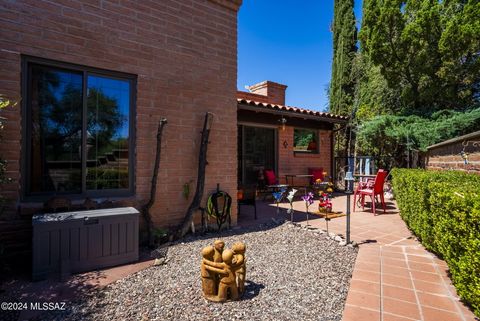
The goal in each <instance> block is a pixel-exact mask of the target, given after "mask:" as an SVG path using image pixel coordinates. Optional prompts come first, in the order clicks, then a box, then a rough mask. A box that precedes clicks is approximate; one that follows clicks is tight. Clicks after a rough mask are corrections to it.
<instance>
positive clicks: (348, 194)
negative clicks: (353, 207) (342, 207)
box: [347, 190, 350, 244]
mask: <svg viewBox="0 0 480 321" xmlns="http://www.w3.org/2000/svg"><path fill="white" fill-rule="evenodd" d="M347 244H350V190H348V191H347Z"/></svg>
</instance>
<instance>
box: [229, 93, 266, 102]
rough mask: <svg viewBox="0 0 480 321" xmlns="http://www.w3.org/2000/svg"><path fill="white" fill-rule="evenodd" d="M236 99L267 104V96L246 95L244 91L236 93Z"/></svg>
mask: <svg viewBox="0 0 480 321" xmlns="http://www.w3.org/2000/svg"><path fill="white" fill-rule="evenodd" d="M237 98H238V99H245V100H254V101H258V102H261V103H269V101H268V96H265V95H259V94H252V93H247V92H246V91H237Z"/></svg>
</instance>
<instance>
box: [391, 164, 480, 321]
mask: <svg viewBox="0 0 480 321" xmlns="http://www.w3.org/2000/svg"><path fill="white" fill-rule="evenodd" d="M392 178H393V189H394V192H395V197H396V199H397V203H398V206H399V209H400V216H401V217H402V218H403V220H404V221H405V222H406V223H407V225H408V227H409V228H410V229H411V230H412V231H413V233H415V235H416V236H417V237H418V238H419V239H420V241H421V242H422V244H423V245H424V246H425V247H426V248H427V249H429V250H430V251H432V252H434V253H436V254H438V255H439V256H440V257H442V258H443V259H444V260H445V261H446V262H447V264H448V267H449V268H450V273H451V275H452V280H453V283H454V285H455V287H456V289H457V292H458V294H459V295H460V297H461V298H462V299H463V300H464V301H465V302H467V303H469V304H470V305H471V306H472V307H473V310H474V312H475V314H476V315H477V316H480V175H475V174H466V173H462V172H456V171H439V172H436V171H425V170H416V169H394V170H393V171H392Z"/></svg>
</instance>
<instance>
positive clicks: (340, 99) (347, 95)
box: [329, 0, 357, 115]
mask: <svg viewBox="0 0 480 321" xmlns="http://www.w3.org/2000/svg"><path fill="white" fill-rule="evenodd" d="M353 5H354V3H353V0H335V3H334V17H333V24H332V31H333V62H332V77H331V82H330V92H329V96H330V111H331V112H332V113H335V114H341V115H348V114H349V113H350V112H351V110H352V106H353V91H354V90H353V88H354V85H353V79H352V76H351V71H352V62H353V58H354V56H355V52H356V51H357V46H356V43H357V29H356V26H355V14H354V11H353Z"/></svg>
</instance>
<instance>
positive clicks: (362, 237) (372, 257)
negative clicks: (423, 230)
mask: <svg viewBox="0 0 480 321" xmlns="http://www.w3.org/2000/svg"><path fill="white" fill-rule="evenodd" d="M352 203H353V202H352ZM317 206H318V205H317V203H315V204H314V205H312V207H311V210H313V209H315V208H317ZM352 206H353V205H352ZM282 207H287V206H286V205H283V204H282ZM345 207H346V198H345V196H341V197H336V198H335V199H334V210H336V211H344V210H345ZM294 208H295V209H296V210H298V212H296V213H295V218H294V221H297V222H301V223H302V224H306V216H305V213H304V211H305V206H304V204H303V202H301V201H299V202H295V206H294ZM352 208H353V207H352ZM365 210H366V212H362V211H361V210H360V211H359V212H355V213H353V214H352V216H351V239H352V240H354V241H356V242H357V243H359V252H358V257H357V260H356V263H355V269H354V272H353V276H352V280H351V282H350V290H349V293H348V297H347V302H346V305H345V310H344V314H343V321H351V320H355V321H362V320H368V321H380V320H383V321H393V320H396V321H403V320H405V321H407V320H425V321H430V320H432V321H457V320H463V321H467V320H468V321H471V320H476V319H475V316H474V315H473V313H472V312H471V311H470V310H469V309H468V308H466V307H465V306H464V305H463V304H462V303H461V302H460V301H459V299H458V296H457V294H456V292H455V288H454V287H453V285H452V283H451V281H450V279H449V277H448V275H447V271H448V268H447V265H446V264H445V262H444V261H442V260H440V259H438V258H437V257H436V256H435V255H433V254H432V253H430V252H428V251H427V250H425V249H424V248H423V246H422V245H421V244H420V243H419V242H417V241H416V240H415V238H414V237H412V235H411V233H410V231H409V230H408V229H407V227H406V225H405V223H404V222H403V221H402V219H401V218H400V216H399V215H398V210H397V208H396V206H395V204H394V203H389V204H388V208H387V213H386V214H382V215H376V216H374V215H373V214H372V213H371V212H367V211H368V209H367V208H365ZM257 213H258V216H259V217H258V220H257V221H254V220H253V211H252V208H249V207H246V206H245V207H242V208H241V214H240V215H239V224H240V225H248V224H252V223H254V222H257V223H258V222H259V221H265V220H270V219H271V218H272V217H276V215H277V214H276V209H275V207H273V206H272V205H271V203H268V202H258V203H257ZM378 213H379V214H380V213H381V212H380V211H379V212H378ZM312 218H313V217H312V216H310V220H309V223H310V224H311V225H312V226H313V227H319V228H322V229H326V224H325V220H324V219H319V218H316V219H312ZM345 222H346V219H345V217H339V218H335V219H332V220H331V221H330V223H329V231H330V232H334V233H336V234H343V235H345Z"/></svg>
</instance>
